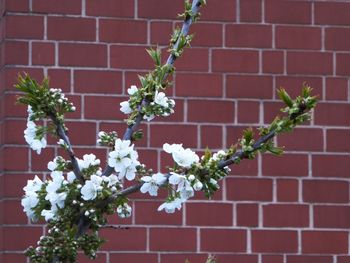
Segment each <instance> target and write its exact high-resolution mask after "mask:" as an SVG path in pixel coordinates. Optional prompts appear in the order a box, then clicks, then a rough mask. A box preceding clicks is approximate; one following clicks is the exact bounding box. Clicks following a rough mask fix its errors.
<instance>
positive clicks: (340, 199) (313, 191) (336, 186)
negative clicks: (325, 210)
mask: <svg viewBox="0 0 350 263" xmlns="http://www.w3.org/2000/svg"><path fill="white" fill-rule="evenodd" d="M328 170H330V169H328ZM303 200H304V202H310V203H348V202H349V183H348V182H344V181H334V180H331V181H330V180H315V179H314V180H305V181H303Z"/></svg>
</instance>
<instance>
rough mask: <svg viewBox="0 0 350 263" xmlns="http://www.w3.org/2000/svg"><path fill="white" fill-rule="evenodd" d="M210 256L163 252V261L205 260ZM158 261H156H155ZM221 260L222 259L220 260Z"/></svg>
mask: <svg viewBox="0 0 350 263" xmlns="http://www.w3.org/2000/svg"><path fill="white" fill-rule="evenodd" d="M207 258H208V255H207V254H199V253H196V254H188V253H186V254H161V256H160V259H161V261H160V262H162V263H178V262H186V261H189V262H205V261H206V260H207ZM154 262H156V261H154ZM220 262H221V261H220Z"/></svg>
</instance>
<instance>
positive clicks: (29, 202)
mask: <svg viewBox="0 0 350 263" xmlns="http://www.w3.org/2000/svg"><path fill="white" fill-rule="evenodd" d="M42 185H43V182H42V181H41V180H40V178H39V177H38V176H35V177H34V179H33V180H28V182H27V185H26V186H25V187H23V190H24V193H25V195H24V197H23V199H22V200H21V205H22V206H23V211H24V212H25V213H26V214H27V216H28V218H29V219H30V220H36V216H35V213H34V211H33V208H34V207H36V205H37V204H38V203H39V199H38V194H37V191H39V190H40V189H41V187H42Z"/></svg>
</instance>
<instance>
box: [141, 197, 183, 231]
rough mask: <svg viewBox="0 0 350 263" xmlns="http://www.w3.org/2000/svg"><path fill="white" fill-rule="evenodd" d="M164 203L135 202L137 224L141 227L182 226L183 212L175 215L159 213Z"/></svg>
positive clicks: (177, 212)
mask: <svg viewBox="0 0 350 263" xmlns="http://www.w3.org/2000/svg"><path fill="white" fill-rule="evenodd" d="M161 204H162V202H154V201H139V202H135V223H136V224H141V225H181V224H182V210H181V211H176V213H173V214H167V213H164V212H159V211H157V209H158V207H159V206H160V205H161Z"/></svg>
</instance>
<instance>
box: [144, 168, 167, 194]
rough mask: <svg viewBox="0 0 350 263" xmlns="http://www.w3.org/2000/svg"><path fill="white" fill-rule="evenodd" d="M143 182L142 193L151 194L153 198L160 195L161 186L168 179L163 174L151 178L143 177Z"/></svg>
mask: <svg viewBox="0 0 350 263" xmlns="http://www.w3.org/2000/svg"><path fill="white" fill-rule="evenodd" d="M141 180H142V181H143V182H144V183H143V185H142V186H141V189H140V191H141V193H143V194H145V193H147V192H148V193H149V195H151V196H157V195H158V189H159V186H161V185H162V184H163V183H164V182H165V181H166V177H165V176H164V175H163V174H161V173H156V174H153V175H152V177H151V176H143V177H142V178H141Z"/></svg>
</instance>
